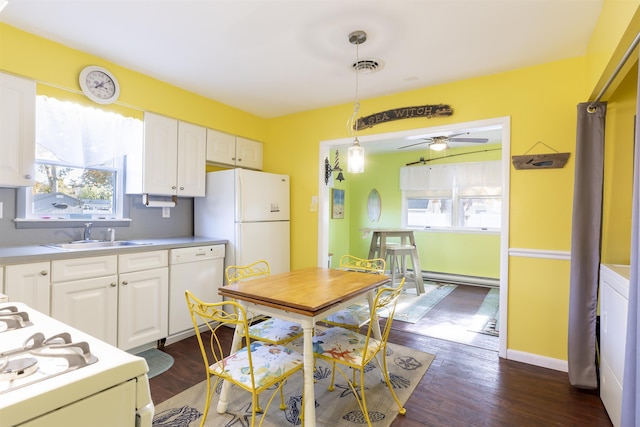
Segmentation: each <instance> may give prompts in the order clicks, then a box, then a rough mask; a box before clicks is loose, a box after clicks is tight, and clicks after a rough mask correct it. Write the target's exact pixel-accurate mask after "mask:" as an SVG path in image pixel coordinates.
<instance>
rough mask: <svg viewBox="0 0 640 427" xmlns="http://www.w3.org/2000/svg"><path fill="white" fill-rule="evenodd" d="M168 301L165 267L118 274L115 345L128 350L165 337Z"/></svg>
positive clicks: (166, 271)
mask: <svg viewBox="0 0 640 427" xmlns="http://www.w3.org/2000/svg"><path fill="white" fill-rule="evenodd" d="M168 305H169V268H168V267H162V268H156V269H153V270H144V271H136V272H133V273H125V274H120V287H119V294H118V307H119V312H118V347H119V348H121V349H122V350H129V349H132V348H134V347H138V346H142V345H144V344H148V343H150V342H153V341H157V340H159V339H162V338H166V336H167V331H168V328H169V314H168V311H167V307H168Z"/></svg>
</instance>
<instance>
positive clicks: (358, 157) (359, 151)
mask: <svg viewBox="0 0 640 427" xmlns="http://www.w3.org/2000/svg"><path fill="white" fill-rule="evenodd" d="M347 172H349V173H363V172H364V148H362V147H361V146H360V141H358V138H356V139H355V140H354V141H353V145H352V146H351V147H349V149H348V150H347Z"/></svg>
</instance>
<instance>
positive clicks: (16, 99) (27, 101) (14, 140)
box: [0, 73, 36, 187]
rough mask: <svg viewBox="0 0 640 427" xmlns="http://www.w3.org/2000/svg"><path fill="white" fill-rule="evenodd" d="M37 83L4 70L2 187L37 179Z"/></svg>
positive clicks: (0, 91)
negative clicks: (6, 72)
mask: <svg viewBox="0 0 640 427" xmlns="http://www.w3.org/2000/svg"><path fill="white" fill-rule="evenodd" d="M35 110H36V83H35V82H34V81H32V80H27V79H23V78H21V77H16V76H12V75H10V74H5V73H0V153H2V155H1V156H0V187H29V186H32V185H33V184H34V182H35V129H36V122H35V118H36V113H35Z"/></svg>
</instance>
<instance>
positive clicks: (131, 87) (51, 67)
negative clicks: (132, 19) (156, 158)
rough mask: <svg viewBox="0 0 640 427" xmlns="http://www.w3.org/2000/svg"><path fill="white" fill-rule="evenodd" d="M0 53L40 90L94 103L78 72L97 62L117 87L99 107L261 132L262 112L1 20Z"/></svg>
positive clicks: (0, 64)
mask: <svg viewBox="0 0 640 427" xmlns="http://www.w3.org/2000/svg"><path fill="white" fill-rule="evenodd" d="M0 53H1V54H0V70H3V71H8V72H10V73H14V74H17V75H21V76H25V77H28V78H31V79H33V80H36V81H37V82H38V86H37V90H38V93H40V94H46V95H51V96H53V95H55V96H57V97H59V98H62V99H67V100H72V101H76V102H80V103H84V104H86V105H91V106H95V104H92V103H90V102H89V101H88V100H87V98H86V97H85V96H83V95H81V91H80V84H79V82H78V76H79V74H80V71H81V70H82V69H83V68H84V67H86V66H88V65H99V66H102V67H105V68H107V69H109V70H110V71H111V72H113V73H114V75H115V76H116V78H117V79H118V82H119V83H120V87H121V90H120V98H119V100H118V105H116V106H112V107H105V109H112V110H117V111H120V112H121V113H123V114H129V115H132V116H137V117H140V118H141V117H142V111H145V110H146V111H154V112H156V113H159V114H164V115H167V116H171V117H175V118H177V119H181V120H184V121H188V122H193V123H196V124H200V125H203V126H207V127H210V128H213V129H219V130H221V131H225V132H228V133H232V134H236V135H240V136H244V137H247V138H250V139H256V140H264V139H265V137H266V134H265V133H266V120H264V119H262V118H259V117H256V116H254V115H252V114H249V113H246V112H244V111H241V110H238V109H235V108H232V107H229V106H226V105H224V104H221V103H219V102H217V101H214V100H211V99H207V98H204V97H202V96H199V95H195V94H193V93H191V92H187V91H185V90H183V89H180V88H177V87H175V86H171V85H169V84H167V83H164V82H161V81H159V80H156V79H152V78H150V77H148V76H145V75H143V74H140V73H136V72H134V71H131V70H129V69H127V68H124V67H121V66H119V65H117V64H113V63H111V62H108V61H105V60H103V59H101V58H98V57H96V56H93V55H89V54H86V53H84V52H81V51H78V50H74V49H69V48H68V47H66V46H63V45H61V44H58V43H54V42H51V41H49V40H45V39H42V38H40V37H36V36H34V35H32V34H29V33H25V32H23V31H20V30H18V29H16V28H14V27H11V26H9V25H6V24H3V23H0Z"/></svg>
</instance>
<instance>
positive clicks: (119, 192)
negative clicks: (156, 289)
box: [15, 111, 142, 228]
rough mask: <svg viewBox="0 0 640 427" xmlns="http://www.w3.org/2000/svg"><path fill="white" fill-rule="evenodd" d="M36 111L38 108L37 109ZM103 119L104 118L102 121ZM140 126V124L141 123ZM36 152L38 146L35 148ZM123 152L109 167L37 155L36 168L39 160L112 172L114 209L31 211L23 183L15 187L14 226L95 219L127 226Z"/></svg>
mask: <svg viewBox="0 0 640 427" xmlns="http://www.w3.org/2000/svg"><path fill="white" fill-rule="evenodd" d="M36 114H37V111H36ZM105 123H106V122H105ZM140 126H141V127H142V124H141V125H140ZM36 152H37V150H36ZM125 161H126V159H125V156H124V155H121V156H117V157H115V158H114V159H113V166H112V167H102V166H95V167H89V166H82V165H76V166H74V165H72V164H66V163H62V162H57V161H50V160H48V159H36V161H35V163H36V168H37V165H39V164H50V165H58V166H61V167H65V166H69V167H75V168H80V169H82V168H84V169H89V170H90V169H96V170H109V171H113V172H114V173H115V177H114V179H115V182H114V186H113V199H112V203H113V205H114V206H115V209H114V211H113V212H109V213H90V214H86V215H82V214H73V213H61V214H59V215H56V214H37V213H34V212H33V187H24V188H20V189H18V192H17V206H16V211H17V212H16V219H15V222H16V228H55V227H60V226H61V224H64V225H63V226H64V227H76V226H81V225H83V224H85V223H86V222H92V223H93V222H97V223H100V225H101V226H119V227H123V226H128V225H129V223H130V222H131V220H130V219H129V218H127V216H128V214H129V209H128V208H127V206H126V203H125V200H126V195H125V185H124V182H125V170H126V168H125Z"/></svg>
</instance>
